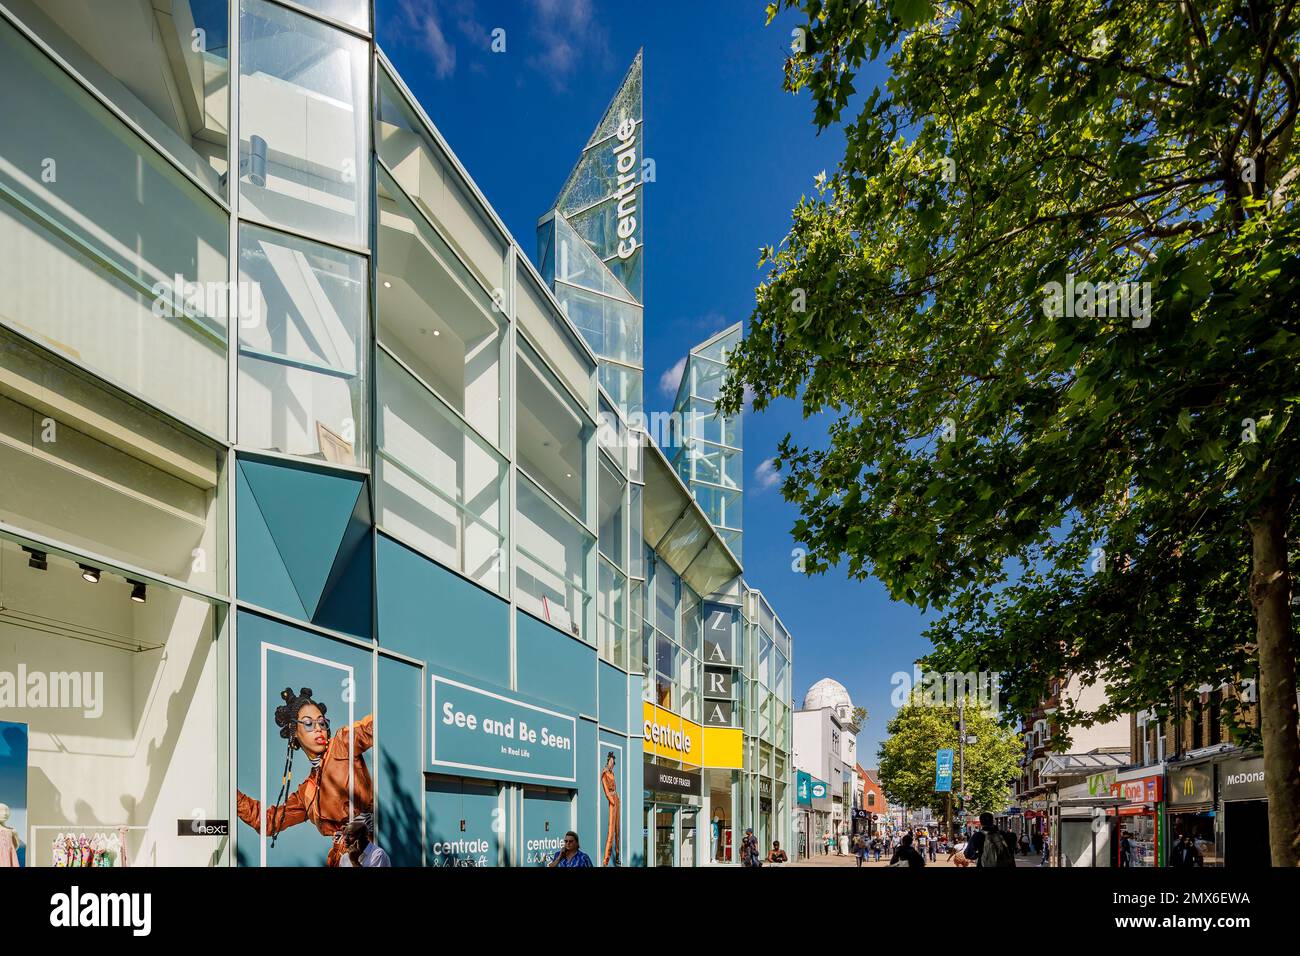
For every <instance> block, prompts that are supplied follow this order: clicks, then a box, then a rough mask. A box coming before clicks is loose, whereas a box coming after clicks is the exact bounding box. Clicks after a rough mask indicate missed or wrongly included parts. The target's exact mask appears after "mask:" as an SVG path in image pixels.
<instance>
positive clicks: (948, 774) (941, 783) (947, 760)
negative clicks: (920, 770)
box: [934, 750, 952, 793]
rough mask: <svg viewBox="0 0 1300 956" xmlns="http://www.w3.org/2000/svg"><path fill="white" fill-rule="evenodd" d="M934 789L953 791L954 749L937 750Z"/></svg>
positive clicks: (936, 790) (937, 790)
mask: <svg viewBox="0 0 1300 956" xmlns="http://www.w3.org/2000/svg"><path fill="white" fill-rule="evenodd" d="M934 789H935V792H936V793H951V792H952V751H951V750H938V751H935V758H934Z"/></svg>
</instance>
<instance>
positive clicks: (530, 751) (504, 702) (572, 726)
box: [430, 675, 578, 783]
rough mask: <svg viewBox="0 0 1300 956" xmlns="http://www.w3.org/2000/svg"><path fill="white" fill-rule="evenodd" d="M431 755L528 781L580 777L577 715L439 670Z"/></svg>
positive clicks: (439, 762) (437, 761)
mask: <svg viewBox="0 0 1300 956" xmlns="http://www.w3.org/2000/svg"><path fill="white" fill-rule="evenodd" d="M432 683H433V728H432V733H431V734H430V736H431V738H432V739H431V741H430V743H431V745H432V754H431V757H430V760H431V762H432V764H433V765H434V766H435V767H452V768H456V769H461V770H472V771H478V772H480V773H487V774H493V775H507V776H510V777H514V778H522V779H524V780H537V781H548V782H556V783H573V782H574V781H575V780H577V755H576V742H577V736H578V734H577V726H576V721H575V719H574V718H573V717H571V716H569V715H567V714H561V713H557V712H556V711H553V710H548V709H547V708H545V707H538V706H536V705H534V704H526V703H524V702H523V701H521V700H514V699H512V698H510V697H506V696H505V695H503V694H496V693H493V692H492V691H488V690H483V689H481V688H478V687H471V686H470V685H468V684H462V683H460V682H459V681H454V680H449V679H447V678H445V677H439V676H437V675H433V681H432Z"/></svg>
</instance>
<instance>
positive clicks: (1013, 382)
mask: <svg viewBox="0 0 1300 956" xmlns="http://www.w3.org/2000/svg"><path fill="white" fill-rule="evenodd" d="M1294 6H1295V4H1294V0H1291V2H1285V3H1269V2H1256V0H1245V2H1241V0H1233V2H1227V0H1188V2H1182V3H1178V4H1169V3H1165V2H1162V0H1115V2H1109V3H1101V2H1097V0H1044V2H1034V3H1028V2H1012V0H955V2H950V3H939V4H932V3H930V2H927V0H890V2H858V0H777V2H774V3H771V4H770V5H769V7H768V15H769V20H770V19H772V18H774V17H775V16H776V15H777V14H779V13H781V12H782V10H792V11H794V12H795V16H797V17H798V18H799V19H800V20H801V22H802V23H803V24H804V26H803V27H802V30H803V33H802V34H800V35H799V36H798V37H797V38H796V41H795V43H794V47H795V50H794V52H793V54H792V55H791V56H790V58H789V59H788V60H787V63H786V76H785V82H786V86H787V88H788V89H790V90H791V91H807V92H808V93H810V94H811V99H812V107H813V111H814V119H815V123H816V124H817V126H818V127H819V128H825V127H827V126H830V125H832V124H840V123H841V122H842V120H841V116H842V113H843V112H844V110H845V108H846V107H848V106H849V105H850V103H852V109H853V111H854V113H855V115H854V116H853V118H852V120H851V122H847V123H844V124H843V131H844V134H845V138H846V146H845V153H844V158H843V160H842V161H841V163H840V164H839V166H838V168H837V170H836V171H835V172H834V174H833V175H832V176H831V177H829V178H827V177H825V176H824V175H822V176H818V177H817V185H818V190H817V193H816V194H815V195H814V196H812V197H805V198H804V199H803V200H801V202H800V203H799V205H798V206H797V207H796V208H795V209H794V212H793V221H792V225H791V228H790V232H789V234H788V235H787V236H786V237H785V239H784V240H783V241H782V243H781V244H780V245H779V246H778V247H776V248H766V249H764V250H763V251H762V253H761V258H760V265H761V266H762V267H765V268H766V269H767V274H766V275H767V278H766V279H765V281H764V282H763V284H762V285H761V286H760V287H759V289H758V291H757V303H756V308H755V311H754V314H753V316H752V317H751V321H750V326H749V330H748V334H747V337H746V339H745V342H744V344H743V345H742V346H741V347H740V348H739V350H738V351H737V352H736V353H735V354H734V356H733V360H732V367H733V371H734V374H733V375H732V378H731V382H730V384H729V385H728V388H727V391H726V393H725V396H724V398H725V402H724V404H725V405H729V406H730V407H733V408H734V407H736V406H737V405H738V404H739V403H740V401H741V395H742V391H741V390H742V389H743V388H744V387H745V386H748V387H750V388H751V389H752V390H753V392H754V394H755V399H754V405H755V408H756V409H759V410H761V409H762V408H763V407H764V406H765V405H766V404H767V403H768V402H770V401H772V400H773V399H774V398H776V397H779V396H784V397H789V398H800V399H801V400H802V403H803V408H804V413H805V415H814V414H819V413H828V414H829V415H830V416H831V417H832V419H833V421H832V423H831V425H830V426H829V434H828V442H827V444H826V445H825V446H824V447H807V446H803V445H798V444H796V443H794V442H792V441H791V440H790V439H789V437H787V439H786V441H785V442H784V443H783V444H782V445H781V448H780V452H779V455H778V460H777V463H778V467H779V468H781V469H782V470H783V471H784V473H785V478H784V481H783V486H782V490H783V493H784V495H785V497H786V498H787V499H788V500H790V501H791V502H793V503H795V504H796V505H797V506H798V508H799V511H800V517H799V519H798V521H797V522H796V524H795V527H794V529H793V533H794V536H795V538H796V539H798V540H799V541H800V542H802V543H804V544H805V546H806V548H807V552H808V553H807V557H806V559H805V568H806V570H807V571H808V573H816V572H820V571H824V570H825V569H826V568H827V567H829V566H830V565H832V564H836V563H839V562H841V561H842V562H844V563H845V564H846V567H847V570H848V571H849V573H850V574H852V575H856V576H866V575H869V574H870V575H875V576H876V577H878V578H879V579H880V580H881V581H883V582H884V583H885V585H886V586H887V587H888V589H889V591H890V593H891V594H892V595H893V596H894V597H895V598H897V599H901V600H906V601H910V602H912V603H914V604H916V605H918V606H921V607H935V608H937V609H939V610H940V611H942V612H943V613H942V614H941V616H940V618H939V620H938V622H937V623H936V624H935V625H934V627H933V629H932V631H931V637H932V639H933V641H934V643H935V645H936V651H935V654H934V655H933V656H932V658H931V659H930V662H929V663H930V665H931V666H935V667H937V668H938V669H940V670H946V669H956V670H968V669H974V670H997V671H1002V672H1004V682H1003V700H1004V702H1006V703H1007V704H1008V705H1009V706H1010V707H1011V708H1012V709H1013V710H1014V709H1019V710H1020V711H1022V712H1023V711H1024V710H1026V709H1028V708H1029V707H1030V706H1032V704H1033V703H1034V702H1035V701H1037V700H1038V699H1039V698H1040V697H1042V696H1043V695H1044V692H1045V690H1046V686H1047V684H1048V682H1049V681H1050V680H1052V679H1053V678H1059V677H1062V676H1064V675H1068V674H1077V675H1079V676H1080V677H1082V678H1083V679H1085V680H1092V679H1098V678H1102V679H1105V680H1106V681H1107V682H1108V685H1109V688H1110V694H1111V700H1110V703H1109V704H1108V705H1107V706H1106V707H1104V708H1102V709H1101V710H1100V711H1095V712H1078V711H1072V710H1070V709H1069V708H1065V709H1063V710H1062V712H1061V713H1059V714H1058V715H1057V716H1058V719H1059V720H1060V721H1061V723H1062V726H1064V727H1067V728H1068V726H1070V724H1071V723H1083V724H1086V723H1088V722H1090V721H1095V720H1104V719H1108V718H1110V717H1112V716H1114V715H1115V714H1116V713H1118V712H1123V711H1125V710H1130V709H1133V708H1135V707H1141V706H1149V705H1161V704H1164V703H1166V702H1167V700H1168V698H1169V692H1170V688H1171V687H1188V686H1195V685H1197V684H1199V683H1201V682H1210V683H1212V684H1214V683H1218V682H1220V681H1223V680H1228V679H1233V678H1236V677H1239V676H1242V675H1244V674H1248V673H1251V672H1253V670H1254V669H1255V668H1257V669H1258V674H1259V679H1260V680H1259V700H1260V708H1261V710H1260V713H1261V720H1262V737H1263V744H1264V751H1265V766H1266V772H1267V779H1268V791H1269V800H1270V805H1269V819H1270V844H1271V851H1272V857H1273V861H1274V863H1275V864H1278V865H1293V864H1296V863H1297V862H1300V739H1298V738H1297V732H1296V718H1297V712H1296V679H1295V649H1296V644H1295V634H1294V622H1293V620H1292V615H1291V607H1290V596H1291V575H1290V572H1289V568H1288V563H1287V552H1288V548H1289V547H1290V545H1291V542H1292V541H1293V540H1294V535H1295V531H1296V517H1295V510H1296V509H1295V507H1294V505H1295V496H1296V491H1297V466H1298V465H1300V436H1298V435H1297V426H1296V423H1295V422H1294V421H1293V418H1294V416H1295V413H1296V408H1297V404H1300V380H1298V375H1297V360H1300V334H1298V333H1300V329H1298V328H1297V326H1298V325H1300V314H1298V313H1297V309H1296V307H1295V306H1296V281H1297V276H1300V269H1297V268H1296V263H1295V258H1296V254H1297V252H1298V251H1300V224H1298V223H1297V216H1298V213H1297V209H1296V204H1295V201H1294V192H1293V184H1294V180H1295V179H1296V177H1297V175H1298V174H1300V173H1298V172H1297V169H1298V167H1297V163H1296V159H1295V154H1294V151H1293V149H1292V135H1293V131H1294V126H1295V120H1296V115H1297V97H1298V94H1297V88H1298V87H1300V60H1298V59H1297V37H1296V22H1297V16H1296V12H1295V10H1294ZM880 60H887V66H888V72H889V76H888V79H887V81H886V82H885V85H884V88H883V89H881V88H876V89H874V90H873V91H872V92H870V93H869V94H866V93H864V94H858V93H857V91H856V90H855V87H854V81H855V79H856V78H857V76H858V74H859V72H860V71H861V70H862V69H863V67H864V64H866V63H868V62H871V61H880Z"/></svg>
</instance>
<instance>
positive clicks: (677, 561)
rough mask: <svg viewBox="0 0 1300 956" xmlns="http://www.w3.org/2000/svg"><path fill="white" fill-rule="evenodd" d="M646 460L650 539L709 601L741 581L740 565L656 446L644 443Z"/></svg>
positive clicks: (646, 529) (646, 522) (645, 502)
mask: <svg viewBox="0 0 1300 956" xmlns="http://www.w3.org/2000/svg"><path fill="white" fill-rule="evenodd" d="M644 460H645V497H644V498H643V499H642V501H643V513H642V520H643V522H644V533H645V539H646V541H647V542H648V543H649V544H650V546H651V547H652V548H654V550H655V551H656V552H657V553H658V554H659V555H660V556H661V557H662V558H663V559H664V560H665V561H666V562H667V563H668V566H669V567H670V568H672V569H673V571H674V572H675V573H676V574H677V575H678V576H679V577H681V579H682V580H683V581H685V582H686V583H687V584H689V585H690V586H691V588H692V590H694V591H695V593H696V594H698V595H700V597H708V596H709V595H710V594H713V593H714V592H715V591H717V590H719V589H720V588H722V587H724V586H725V585H726V584H727V583H728V582H729V581H731V580H733V579H734V578H736V577H738V576H739V575H740V573H741V567H740V562H739V561H737V560H736V556H735V555H734V554H732V553H731V549H730V548H728V547H727V545H726V542H724V541H723V540H722V538H721V537H719V535H718V532H717V531H715V530H714V528H713V525H712V524H710V523H709V519H708V517H707V516H706V515H705V514H704V512H703V511H702V510H701V509H700V506H699V504H697V503H696V501H695V498H694V497H693V496H692V495H691V492H690V489H688V488H687V487H686V485H684V484H683V483H682V479H681V478H680V477H678V475H677V472H675V471H673V469H672V466H671V465H670V464H668V459H666V458H665V457H664V453H663V452H662V451H660V449H659V446H658V445H656V444H655V443H654V442H646V443H645V459H644Z"/></svg>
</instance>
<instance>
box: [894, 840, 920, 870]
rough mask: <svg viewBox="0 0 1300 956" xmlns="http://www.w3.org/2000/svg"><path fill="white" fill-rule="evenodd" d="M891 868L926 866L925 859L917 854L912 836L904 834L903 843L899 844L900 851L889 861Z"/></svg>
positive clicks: (895, 852) (896, 851)
mask: <svg viewBox="0 0 1300 956" xmlns="http://www.w3.org/2000/svg"><path fill="white" fill-rule="evenodd" d="M889 865H890V866H925V857H923V856H921V854H920V853H918V852H917V850H916V848H915V847H914V846H912V834H910V833H905V834H903V839H902V841H901V842H900V843H899V844H898V849H897V850H895V851H894V855H893V856H892V857H891V858H890V860H889Z"/></svg>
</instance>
